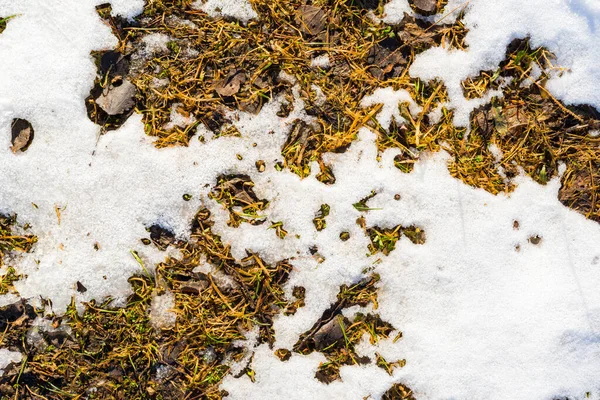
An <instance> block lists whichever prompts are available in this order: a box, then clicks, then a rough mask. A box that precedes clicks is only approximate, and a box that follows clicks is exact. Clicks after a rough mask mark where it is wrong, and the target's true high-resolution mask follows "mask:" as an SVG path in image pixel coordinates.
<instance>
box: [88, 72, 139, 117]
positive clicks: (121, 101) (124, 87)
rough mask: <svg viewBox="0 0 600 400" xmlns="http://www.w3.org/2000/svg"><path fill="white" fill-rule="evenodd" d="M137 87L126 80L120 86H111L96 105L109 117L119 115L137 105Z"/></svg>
mask: <svg viewBox="0 0 600 400" xmlns="http://www.w3.org/2000/svg"><path fill="white" fill-rule="evenodd" d="M135 93H136V87H135V85H134V84H133V83H131V82H129V80H127V79H124V80H123V82H122V83H121V84H120V85H119V86H115V85H110V86H109V87H108V88H107V89H105V90H104V91H103V92H102V94H101V95H100V96H99V97H98V98H97V99H96V104H98V106H99V107H100V108H101V109H102V110H104V112H106V113H107V114H108V115H119V114H123V113H124V112H125V111H128V110H130V109H131V108H132V107H133V106H134V105H135V99H134V98H135Z"/></svg>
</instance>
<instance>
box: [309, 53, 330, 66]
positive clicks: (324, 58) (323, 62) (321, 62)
mask: <svg viewBox="0 0 600 400" xmlns="http://www.w3.org/2000/svg"><path fill="white" fill-rule="evenodd" d="M310 66H311V67H313V68H322V69H328V68H329V67H330V66H331V62H330V61H329V55H327V54H321V55H320V56H317V57H315V58H313V59H312V60H311V61H310Z"/></svg>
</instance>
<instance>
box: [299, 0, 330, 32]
mask: <svg viewBox="0 0 600 400" xmlns="http://www.w3.org/2000/svg"><path fill="white" fill-rule="evenodd" d="M296 22H297V23H298V24H299V25H300V31H301V32H302V33H306V34H309V35H316V34H318V33H319V32H321V31H322V30H323V29H324V28H325V11H323V9H322V8H320V7H315V6H301V7H300V8H298V15H297V16H296Z"/></svg>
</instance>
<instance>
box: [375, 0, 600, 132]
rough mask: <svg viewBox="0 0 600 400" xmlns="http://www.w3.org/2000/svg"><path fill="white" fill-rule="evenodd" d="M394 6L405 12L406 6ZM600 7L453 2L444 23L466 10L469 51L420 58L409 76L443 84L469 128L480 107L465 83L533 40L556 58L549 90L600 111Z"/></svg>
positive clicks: (401, 1) (572, 0) (580, 1)
mask: <svg viewBox="0 0 600 400" xmlns="http://www.w3.org/2000/svg"><path fill="white" fill-rule="evenodd" d="M392 3H393V4H394V6H393V7H397V8H399V9H401V8H403V7H404V6H405V3H406V0H394V1H393V2H392ZM598 4H599V3H598V2H597V1H595V0H551V1H548V0H530V1H525V2H524V1H521V0H503V1H489V0H470V1H466V0H451V1H449V2H448V4H447V5H446V7H445V10H446V12H450V11H453V12H452V14H451V16H450V18H446V19H445V20H444V23H449V22H451V21H452V18H455V17H456V15H457V14H458V12H459V11H461V10H463V9H465V7H466V13H465V16H464V18H463V23H464V26H465V28H466V29H467V30H468V33H467V35H466V38H465V43H466V46H467V47H468V48H467V50H466V51H460V50H456V49H449V48H442V47H435V48H431V49H429V50H427V51H425V52H424V53H422V54H420V55H419V56H418V57H417V58H416V60H415V62H414V63H413V65H412V67H411V69H410V74H411V75H412V76H414V77H419V78H422V79H424V80H432V79H435V78H439V79H441V80H443V81H444V83H445V84H446V88H447V89H448V94H449V96H450V107H451V108H453V109H454V110H455V111H456V115H455V120H454V122H455V124H456V125H459V126H466V125H467V123H468V117H469V113H470V112H471V111H472V110H473V109H474V108H477V107H478V106H479V105H481V101H478V100H476V99H473V100H467V99H465V97H464V95H463V92H462V88H461V82H462V81H463V80H465V79H466V78H468V77H474V76H477V75H478V74H479V72H480V71H485V70H496V69H497V68H498V65H499V63H500V62H501V61H502V59H503V58H504V55H505V52H506V47H507V46H508V45H509V43H510V42H511V41H512V40H514V39H519V38H520V39H524V38H527V37H529V38H530V42H531V45H532V46H533V47H538V46H544V47H546V48H547V49H548V50H550V51H551V52H552V53H554V54H555V55H556V60H555V61H554V65H555V66H557V67H560V70H555V71H553V73H552V74H551V77H550V79H549V80H548V82H547V83H546V88H547V89H548V90H549V91H550V92H551V93H552V94H553V95H554V96H555V97H557V98H558V99H560V100H562V101H564V102H565V103H566V104H589V105H592V106H594V107H596V108H599V109H600V69H599V68H598V67H597V65H598V64H599V63H600V51H599V49H598V43H599V41H600V29H598V27H599V26H600V11H599V8H600V6H599V5H598ZM393 7H392V6H391V5H388V6H386V10H387V12H388V14H392V11H390V10H392V8H393ZM393 9H394V10H395V8H393ZM393 15H394V16H396V17H399V16H401V14H393ZM390 18H392V17H390ZM439 18H441V16H437V18H436V19H439ZM388 19H389V18H388ZM488 97H489V96H488Z"/></svg>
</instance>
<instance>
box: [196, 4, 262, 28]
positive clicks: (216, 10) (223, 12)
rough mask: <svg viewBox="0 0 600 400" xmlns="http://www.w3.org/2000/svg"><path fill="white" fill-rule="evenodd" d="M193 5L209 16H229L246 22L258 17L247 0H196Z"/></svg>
mask: <svg viewBox="0 0 600 400" xmlns="http://www.w3.org/2000/svg"><path fill="white" fill-rule="evenodd" d="M193 7H194V8H196V9H198V10H202V11H204V12H205V13H207V14H208V15H210V16H211V17H229V18H233V19H237V20H239V21H241V22H242V23H244V24H246V23H248V21H250V20H251V19H255V18H258V15H257V14H256V11H254V9H253V8H252V5H251V4H250V3H249V2H248V0H206V1H205V0H196V2H195V3H194V4H193Z"/></svg>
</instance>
